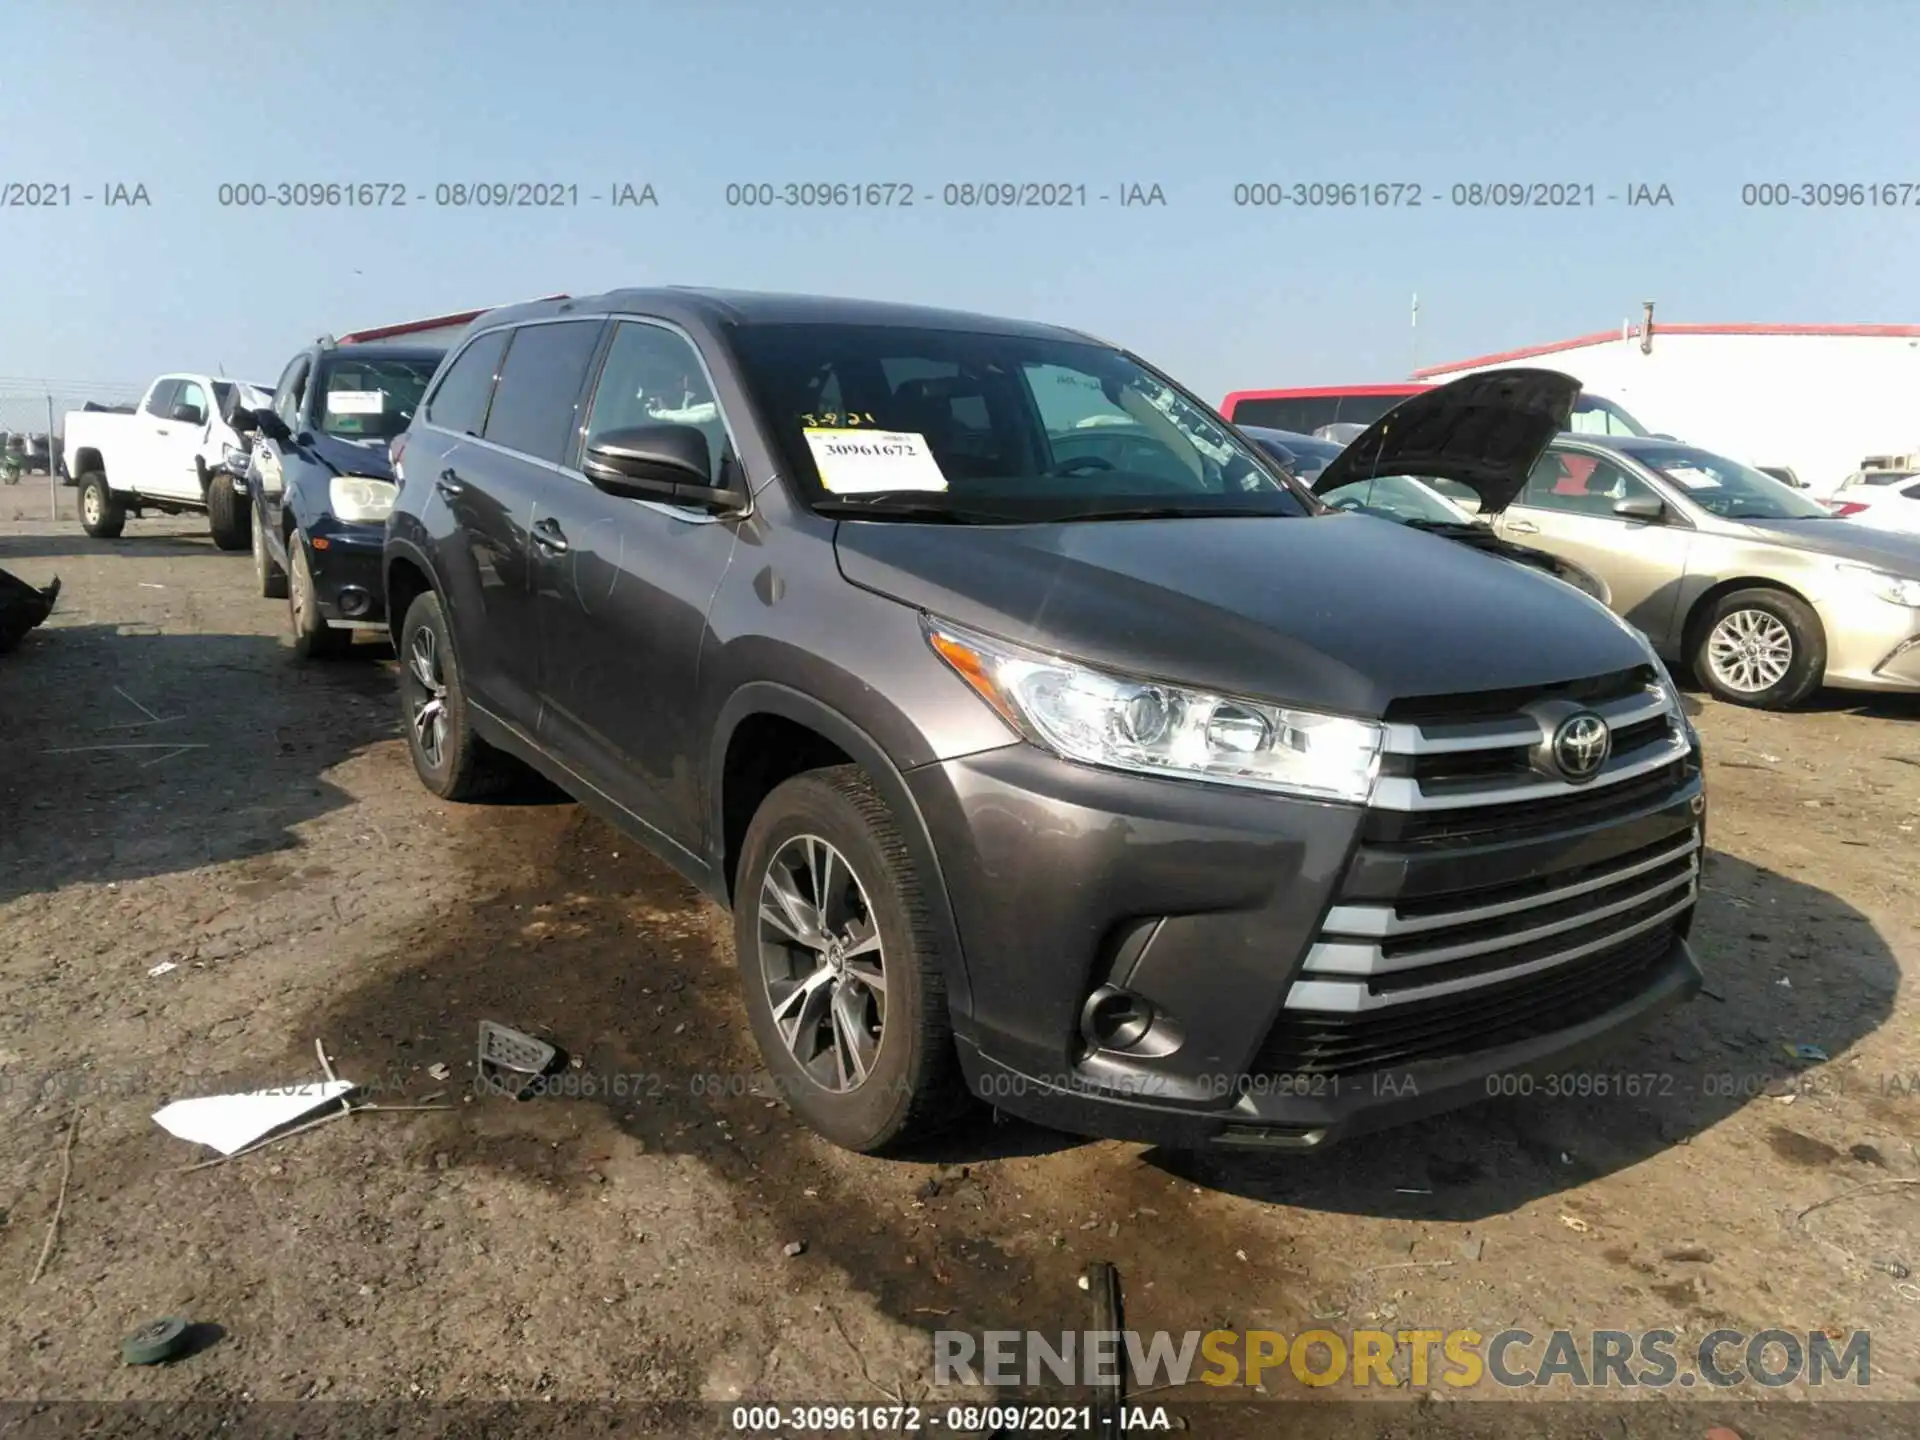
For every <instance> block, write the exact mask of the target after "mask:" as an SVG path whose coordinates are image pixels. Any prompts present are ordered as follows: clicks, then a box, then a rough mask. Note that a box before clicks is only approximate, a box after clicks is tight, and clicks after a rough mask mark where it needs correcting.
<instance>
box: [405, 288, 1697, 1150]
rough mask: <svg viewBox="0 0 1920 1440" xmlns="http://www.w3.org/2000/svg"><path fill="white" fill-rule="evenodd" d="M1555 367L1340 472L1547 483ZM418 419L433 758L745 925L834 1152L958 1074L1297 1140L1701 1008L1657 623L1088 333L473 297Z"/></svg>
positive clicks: (770, 1041)
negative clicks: (1691, 998) (553, 808)
mask: <svg viewBox="0 0 1920 1440" xmlns="http://www.w3.org/2000/svg"><path fill="white" fill-rule="evenodd" d="M1436 393H1438V392H1436ZM1577 393H1578V387H1577V384H1576V383H1575V382H1574V381H1572V380H1570V379H1569V378H1568V377H1566V376H1562V375H1557V374H1554V373H1552V372H1548V371H1540V370H1515V371H1505V372H1495V373H1491V374H1483V375H1476V376H1470V377H1468V378H1467V379H1465V380H1462V381H1459V382H1456V383H1455V385H1453V386H1449V387H1446V389H1445V392H1444V394H1443V395H1441V396H1440V398H1439V399H1436V398H1435V397H1434V396H1428V397H1423V403H1422V405H1421V406H1420V407H1419V408H1418V414H1417V415H1415V416H1413V418H1412V420H1410V421H1409V422H1408V424H1405V425H1400V426H1399V433H1396V434H1393V435H1391V436H1390V439H1391V444H1388V445H1385V446H1376V449H1375V450H1367V449H1365V448H1364V447H1363V450H1362V457H1364V456H1365V455H1369V454H1373V453H1376V450H1377V452H1378V453H1379V454H1381V455H1386V454H1388V453H1389V452H1390V453H1391V457H1392V464H1393V465H1395V466H1396V467H1398V468H1399V469H1400V471H1401V472H1402V473H1410V474H1420V475H1426V476H1432V477H1438V478H1445V477H1448V476H1453V477H1455V478H1467V479H1472V478H1484V477H1485V476H1486V475H1488V474H1490V473H1495V472H1498V473H1505V472H1506V471H1508V470H1511V471H1513V473H1515V474H1516V475H1519V476H1524V475H1525V474H1526V472H1527V470H1528V469H1529V468H1530V467H1531V466H1532V464H1533V463H1534V461H1535V459H1536V458H1537V457H1538V456H1539V454H1540V453H1541V451H1542V450H1543V449H1544V448H1545V446H1546V444H1547V442H1548V440H1549V439H1550V438H1551V437H1552V436H1553V435H1554V434H1555V433H1556V432H1558V431H1559V430H1560V429H1561V428H1562V427H1563V426H1564V425H1565V423H1566V420H1567V416H1568V413H1569V410H1570V408H1571V406H1572V404H1573V402H1574V398H1575V396H1576V395H1577ZM1410 413H1411V412H1410ZM1413 421H1417V424H1415V423H1413ZM1396 424H1398V422H1394V421H1392V420H1391V418H1390V419H1389V420H1388V421H1384V422H1382V425H1383V426H1385V427H1386V429H1387V430H1388V431H1393V430H1394V429H1395V426H1396ZM1375 428H1376V429H1379V428H1380V427H1375ZM395 449H396V450H397V451H398V452H399V454H398V466H397V473H398V476H399V479H400V492H399V496H398V499H397V501H396V503H395V506H394V510H393V513H392V518H391V520H390V521H389V525H388V531H387V539H386V545H385V562H384V563H385V579H386V587H387V602H388V610H387V613H388V615H389V616H390V617H391V625H392V631H393V639H394V643H395V646H396V649H397V652H398V654H399V656H400V660H401V666H400V670H401V692H402V694H401V698H402V704H403V707H404V716H405V722H406V727H407V734H408V736H409V741H410V744H411V747H412V752H413V758H414V763H415V765H416V767H417V769H418V771H419V774H420V777H421V779H422V781H423V782H424V783H425V784H426V786H427V787H428V788H429V789H430V790H432V791H433V792H434V793H435V794H438V795H441V796H443V797H447V798H450V799H467V798H476V797H479V796H482V795H484V794H487V793H489V792H491V791H493V790H496V789H497V788H499V787H500V786H501V785H503V784H505V783H506V782H507V781H508V780H509V778H510V777H511V776H512V774H513V773H514V772H515V770H516V769H518V768H519V767H521V766H531V767H533V768H534V769H535V770H538V771H540V772H543V773H544V774H545V775H546V776H548V777H549V778H550V779H552V780H553V781H554V782H556V783H557V784H559V785H560V786H561V787H563V788H564V789H566V790H567V791H569V792H570V793H571V794H573V795H574V796H576V797H578V798H579V800H580V801H581V802H583V803H584V804H586V805H588V806H589V807H591V808H593V809H594V810H596V811H598V812H599V813H601V814H602V815H604V816H605V817H606V818H607V819H608V820H609V821H610V822H611V823H612V824H614V825H615V826H617V827H619V828H620V829H621V830H623V831H625V832H627V833H628V834H630V835H633V836H635V837H637V838H638V839H639V840H640V841H641V843H643V844H645V845H646V846H648V847H649V848H651V849H652V850H653V851H654V852H655V853H657V854H658V855H660V856H661V857H663V858H664V859H666V860H667V861H668V862H670V863H671V864H672V865H674V866H675V867H677V868H678V869H679V870H680V871H681V872H683V873H684V874H685V875H686V876H688V877H689V878H690V879H691V880H693V881H694V882H695V883H696V884H698V885H699V886H701V887H702V888H703V889H704V890H705V892H706V893H707V894H709V895H711V896H712V897H713V898H714V899H715V900H716V901H718V902H720V903H721V904H723V905H725V906H728V907H729V908H730V909H731V911H732V914H733V916H734V934H735V946H736V950H737V952H738V959H739V965H740V970H741V974H742V978H743V984H744V991H745V1001H746V1007H747V1010H748V1013H749V1015H750V1016H751V1018H752V1023H753V1028H754V1032H755V1035H756V1037H757V1039H758V1041H759V1046H760V1049H761V1052H762V1054H763V1055H764V1057H765V1060H766V1063H767V1066H768V1067H769V1069H770V1071H771V1073H772V1075H773V1077H774V1080H775V1082H776V1083H777V1085H778V1086H779V1088H780V1091H781V1093H782V1095H783V1096H784V1097H785V1099H786V1100H787V1101H788V1103H789V1104H790V1105H792V1107H793V1108H794V1109H795V1110H797V1111H798V1112H799V1113H800V1114H801V1115H802V1116H804V1117H805V1118H806V1119H807V1120H808V1121H809V1122H810V1123H811V1124H812V1125H813V1126H814V1127H815V1128H817V1129H818V1130H819V1131H821V1132H822V1133H823V1134H825V1135H827V1136H828V1137H829V1138H831V1139H832V1140H834V1141H836V1142H838V1143H840V1144H842V1145H845V1146H849V1147H851V1148H854V1149H858V1150H876V1149H880V1148H882V1147H885V1146H888V1145H890V1144H893V1143H896V1142H904V1141H906V1140H907V1139H909V1138H910V1137H913V1136H915V1135H920V1134H925V1133H927V1132H928V1131H930V1130H931V1129H933V1128H935V1127H937V1126H938V1125H939V1124H941V1123H942V1122H944V1121H946V1120H948V1119H950V1118H952V1117H953V1116H954V1115H955V1114H956V1113H958V1111H959V1110H960V1109H961V1108H963V1107H964V1105H965V1104H966V1102H967V1098H968V1096H969V1095H972V1096H978V1097H981V1098H983V1099H986V1100H988V1101H990V1102H991V1103H992V1104H994V1105H997V1106H1000V1107H1002V1108H1003V1109H1005V1110H1008V1111H1011V1112H1015V1113H1018V1114H1021V1115H1025V1116H1029V1117H1032V1118H1034V1119H1036V1120H1039V1121H1041V1122H1044V1123H1049V1124H1052V1125H1056V1126H1059V1127H1061V1128H1064V1129H1069V1130H1077V1131H1083V1132H1088V1133H1095V1134H1103V1135H1111V1136H1118V1137H1126V1138H1132V1139H1139V1140H1145V1141H1152V1142H1158V1143H1163V1144H1168V1145H1174V1146H1183V1147H1190V1146H1199V1145H1208V1144H1226V1145H1242V1146H1271V1147H1282V1148H1285V1147H1294V1148H1305V1147H1311V1146H1314V1145H1316V1144H1319V1143H1322V1142H1324V1141H1327V1140H1330V1139H1334V1138H1338V1137H1339V1136H1341V1135H1344V1134H1347V1133H1350V1132H1353V1131H1358V1130H1363V1129H1369V1128H1373V1127H1376V1126H1380V1125H1383V1124H1387V1123H1392V1122H1395V1121H1399V1120H1404V1119H1408V1118H1412V1117H1414V1116H1417V1115H1420V1114H1425V1113H1430V1112H1433V1111H1437V1110H1442V1109H1446V1108H1449V1107H1452V1106H1456V1105H1460V1104H1463V1103H1466V1102H1468V1101H1470V1100H1473V1099H1475V1098H1478V1097H1480V1096H1483V1095H1486V1094H1488V1093H1491V1092H1497V1091H1499V1090H1500V1089H1501V1088H1502V1086H1503V1085H1504V1084H1505V1082H1506V1080H1507V1078H1508V1076H1509V1074H1510V1073H1513V1072H1520V1073H1530V1072H1533V1071H1537V1070H1539V1069H1541V1068H1544V1067H1546V1066H1549V1065H1563V1064H1565V1063H1566V1062H1567V1060H1568V1058H1569V1056H1571V1055H1573V1054H1574V1053H1576V1052H1580V1051H1584V1050H1592V1049H1595V1048H1598V1047H1601V1046H1603V1045H1604V1044H1605V1043H1607V1042H1608V1041H1610V1040H1614V1039H1616V1038H1617V1037H1618V1035H1619V1032H1622V1031H1624V1030H1627V1029H1628V1028H1630V1027H1632V1026H1635V1025H1636V1024H1638V1023H1639V1022H1641V1021H1642V1020H1644V1019H1645V1018H1646V1017H1647V1016H1648V1015H1649V1014H1651V1013H1652V1012H1654V1011H1655V1010H1657V1009H1659V1008H1660V1007H1662V1006H1664V1005H1666V1004H1668V1003H1670V1002H1673V1001H1676V1000H1679V999H1682V998H1685V997H1686V996H1688V995H1690V994H1691V993H1692V992H1693V991H1694V990H1695V989H1697V988H1698V986H1699V984H1700V975H1699V972H1698V970H1697V969H1696V967H1695V964H1694V961H1693V959H1692V957H1691V955H1690V953H1689V951H1688V947H1687V944H1686V938H1685V937H1686V934H1687V931H1688V927H1689V925H1690V923H1691V920H1692V915H1693V908H1694V902H1695V897H1696V893H1697V883H1698V882H1697V876H1698V872H1699V863H1700V858H1701V847H1702V845H1703V843H1704V828H1703V827H1704V811H1705V804H1704V799H1703V796H1702V791H1701V781H1700V758H1699V748H1698V741H1697V739H1696V737H1695V735H1694V732H1693V729H1692V727H1691V725H1690V724H1689V722H1688V721H1687V719H1686V718H1685V715H1684V713H1683V711H1682V710H1681V707H1680V702H1679V699H1678V697H1677V695H1676V694H1675V692H1674V690H1673V688H1672V685H1671V683H1670V682H1669V680H1668V679H1667V677H1666V674H1665V672H1664V670H1663V669H1662V668H1661V667H1660V664H1659V662H1658V660H1657V659H1656V658H1655V657H1654V655H1653V654H1652V652H1651V651H1650V650H1649V649H1648V647H1647V643H1646V641H1645V640H1644V639H1642V638H1641V637H1640V636H1639V635H1638V634H1637V633H1636V632H1634V631H1633V630H1631V629H1629V628H1628V627H1627V626H1626V625H1624V624H1623V623H1621V622H1620V621H1619V620H1617V619H1615V618H1614V617H1613V616H1611V615H1610V614H1608V613H1607V611H1606V610H1605V609H1604V608H1603V607H1602V606H1601V605H1599V604H1598V603H1596V602H1595V601H1593V600H1591V599H1589V598H1588V597H1587V596H1585V595H1583V594H1581V593H1579V592H1578V591H1577V590H1575V589H1573V588H1572V587H1570V586H1568V585H1565V584H1562V583H1560V582H1559V581H1557V580H1554V579H1552V578H1549V577H1547V576H1544V575H1541V574H1537V573H1534V572H1532V571H1530V570H1528V569H1525V568H1523V567H1521V566H1517V565H1514V564H1511V563H1509V562H1508V561H1507V560H1505V559H1503V558H1500V557H1499V556H1496V555H1490V554H1486V553H1481V552H1479V551H1477V550H1475V549H1473V548H1470V547H1467V546H1464V545H1460V544H1457V543H1454V542H1453V541H1451V540H1448V539H1442V538H1437V537H1435V536H1431V535H1425V534H1421V533H1417V532H1416V531H1414V530H1410V529H1408V528H1406V527H1403V526H1400V525H1396V524H1393V523H1391V522H1389V521H1384V520H1379V519H1376V518H1373V517H1370V516H1367V515H1362V514H1345V513H1338V512H1333V511H1330V510H1328V509H1327V508H1326V507H1323V506H1322V505H1321V504H1320V503H1319V502H1317V501H1316V500H1314V499H1313V498H1312V497H1311V496H1310V495H1307V494H1305V493H1304V492H1303V491H1301V490H1300V489H1299V488H1297V487H1296V486H1295V485H1294V484H1293V483H1292V482H1291V481H1290V480H1289V479H1288V478H1287V477H1286V476H1285V475H1284V474H1283V473H1282V472H1281V471H1280V469H1279V468H1278V467H1277V466H1276V464H1275V463H1274V462H1273V461H1272V460H1271V459H1270V458H1269V457H1267V456H1265V455H1264V454H1263V452H1261V451H1260V450H1259V449H1258V447H1256V446H1255V445H1253V444H1252V443H1251V442H1250V441H1248V440H1247V439H1245V438H1244V437H1243V436H1241V435H1240V434H1239V433H1238V432H1237V431H1236V430H1234V429H1233V428H1232V427H1231V426H1229V425H1227V424H1226V423H1225V422H1223V421H1222V420H1221V419H1220V417H1219V416H1218V414H1216V413H1215V412H1214V411H1212V410H1210V409H1208V408H1207V407H1206V406H1205V405H1203V404H1202V403H1201V402H1200V401H1198V400H1196V399H1194V398H1193V396H1192V395H1191V394H1189V393H1188V392H1187V391H1185V390H1183V389H1181V388H1180V387H1179V386H1178V385H1176V384H1174V383H1173V382H1172V381H1171V380H1169V379H1168V378H1167V377H1166V376H1164V375H1162V374H1161V373H1160V372H1158V371H1156V370H1154V369H1153V368H1152V367H1151V366H1149V365H1147V364H1146V363H1145V362H1144V361H1142V360H1140V359H1138V358H1136V357H1135V356H1133V355H1131V354H1129V353H1127V352H1126V351H1123V350H1120V349H1117V348H1115V347H1114V346H1112V345H1110V344H1107V343H1105V342H1102V341H1099V340H1094V339H1091V338H1089V337H1087V336H1085V335H1081V334H1077V333H1074V332H1072V331H1068V330H1063V329H1057V328H1054V327H1052V326H1046V325H1035V324H1024V323H1019V322H1013V321H1003V320H992V319H984V318H981V317H978V316H972V315H961V314H953V313H948V312H943V311H936V310H926V309H917V308H910V307H905V306H896V305H882V304H872V303H864V302H856V301H842V300H825V299H812V298H801V297H790V296H773V295H749V294H736V293H726V292H713V291H703V290H688V289H665V290H646V291H642V290H625V291H616V292H613V293H610V294H607V295H603V296H600V297H598V298H596V299H590V300H568V301H543V302H538V303H535V304H529V305H523V306H517V307H512V308H508V309H505V310H499V311H494V312H492V313H490V314H488V315H485V316H483V317H482V318H480V319H479V320H477V321H475V322H474V323H473V325H472V326H471V327H470V328H469V330H468V332H467V334H466V335H465V336H464V337H463V339H462V340H461V341H460V342H459V343H458V344H456V345H455V347H454V348H453V350H451V351H450V352H449V354H448V357H447V359H446V360H445V361H444V362H443V363H442V365H441V367H440V370H439V372H438V374H437V375H436V377H435V379H434V381H433V384H432V387H431V389H430V390H429V391H428V393H427V398H426V400H425V403H424V404H423V405H422V406H421V408H420V410H419V411H418V412H417V414H416V415H415V417H414V420H413V423H412V426H411V428H410V429H409V431H408V433H407V434H406V436H405V437H403V439H402V440H401V441H400V442H398V443H397V444H396V446H395ZM1352 463H1353V464H1355V465H1356V466H1358V465H1359V461H1358V460H1356V461H1354V462H1352ZM1356 473H1360V474H1363V473H1365V471H1364V469H1363V468H1361V469H1357V470H1356ZM1507 1088H1508V1089H1509V1090H1510V1089H1511V1088H1512V1087H1511V1086H1507Z"/></svg>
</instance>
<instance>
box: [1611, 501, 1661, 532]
mask: <svg viewBox="0 0 1920 1440" xmlns="http://www.w3.org/2000/svg"><path fill="white" fill-rule="evenodd" d="M1613 513H1614V514H1616V515H1618V516H1619V517H1620V518H1621V519H1622V520H1644V521H1646V522H1647V523H1648V524H1650V525H1658V524H1659V523H1660V522H1661V521H1662V520H1664V519H1666V518H1667V507H1666V506H1665V505H1663V504H1662V503H1661V502H1660V501H1659V500H1657V499H1655V498H1654V497H1653V496H1651V495H1632V496H1629V497H1628V498H1627V499H1625V500H1616V501H1614V502H1613Z"/></svg>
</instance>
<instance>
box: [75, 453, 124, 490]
mask: <svg viewBox="0 0 1920 1440" xmlns="http://www.w3.org/2000/svg"><path fill="white" fill-rule="evenodd" d="M67 470H68V473H69V474H71V475H72V476H73V478H74V480H75V482H76V483H77V482H78V481H79V479H80V477H81V476H82V475H84V474H86V473H87V472H88V471H89V470H98V471H99V472H100V476H101V478H102V479H105V478H106V474H107V461H106V457H105V456H103V455H102V454H101V453H100V449H99V447H98V446H96V445H83V446H81V447H80V448H79V449H78V450H76V451H74V458H73V461H72V463H71V464H69V465H68V467H67ZM107 488H108V489H112V488H113V482H112V481H110V480H109V481H108V482H107Z"/></svg>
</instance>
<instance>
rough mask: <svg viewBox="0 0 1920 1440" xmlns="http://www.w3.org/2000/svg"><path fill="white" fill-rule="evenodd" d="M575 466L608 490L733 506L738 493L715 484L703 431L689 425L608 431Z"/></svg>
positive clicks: (716, 508)
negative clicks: (577, 465) (578, 464)
mask: <svg viewBox="0 0 1920 1440" xmlns="http://www.w3.org/2000/svg"><path fill="white" fill-rule="evenodd" d="M580 468H581V470H582V471H584V472H585V474H586V477H587V478H588V479H589V480H591V481H592V482H593V483H594V484H595V485H596V486H597V487H599V488H600V489H602V490H604V491H606V492H607V493H608V494H609V495H619V496H622V497H623V498H625V499H628V500H659V501H663V502H665V503H667V504H669V505H694V506H698V507H699V508H701V509H703V510H707V511H709V512H716V513H717V512H721V511H728V510H737V509H739V508H740V498H739V497H738V496H737V495H735V494H734V493H733V492H732V491H729V490H722V489H720V488H718V487H716V486H715V485H714V484H713V482H712V480H711V478H710V477H711V476H712V474H713V457H712V454H711V452H710V451H709V450H708V449H707V437H706V432H704V431H702V430H700V429H698V428H696V427H695V426H692V425H636V426H632V427H629V428H627V429H624V430H609V431H608V432H607V433H606V434H604V435H602V436H601V437H600V438H599V439H598V440H596V441H594V443H593V444H591V445H589V446H588V447H587V453H586V456H585V458H584V459H583V460H582V461H581V465H580Z"/></svg>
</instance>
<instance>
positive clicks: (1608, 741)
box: [1553, 710, 1613, 785]
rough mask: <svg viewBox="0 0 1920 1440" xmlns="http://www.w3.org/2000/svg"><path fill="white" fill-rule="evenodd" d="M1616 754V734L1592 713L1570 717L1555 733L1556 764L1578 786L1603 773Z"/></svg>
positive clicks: (1554, 759)
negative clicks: (1609, 758)
mask: <svg viewBox="0 0 1920 1440" xmlns="http://www.w3.org/2000/svg"><path fill="white" fill-rule="evenodd" d="M1612 753H1613V731H1612V730H1610V729H1608V728H1607V722H1606V721H1605V720H1603V719H1602V718H1601V717H1600V716H1598V715H1596V714H1594V713H1593V712H1592V711H1591V710H1582V711H1580V712H1579V713H1578V714H1574V715H1569V716H1568V717H1567V718H1566V719H1564V720H1562V721H1561V722H1560V725H1559V728H1557V729H1556V730H1555V731H1554V732H1553V763H1554V766H1555V768H1557V769H1558V770H1559V771H1560V773H1561V775H1563V776H1564V777H1565V778H1566V779H1568V780H1570V781H1572V782H1573V783H1574V784H1576V785H1579V784H1584V783H1585V782H1587V781H1588V780H1591V779H1593V777H1594V776H1596V775H1598V774H1599V773H1600V767H1601V766H1603V765H1605V764H1606V763H1607V757H1608V756H1609V755H1611V754H1612Z"/></svg>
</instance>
